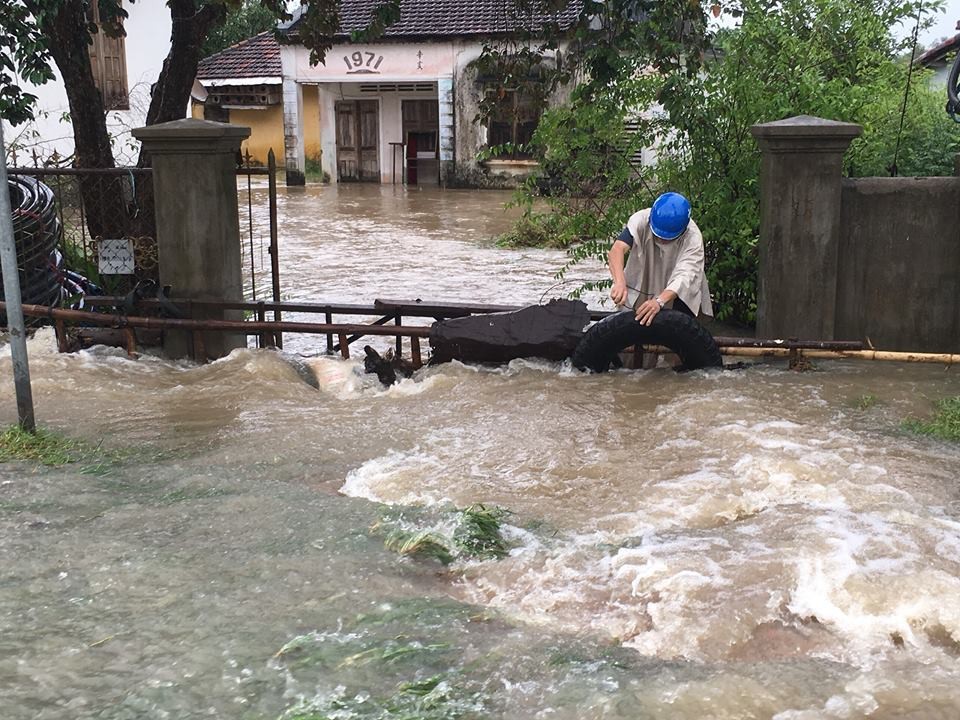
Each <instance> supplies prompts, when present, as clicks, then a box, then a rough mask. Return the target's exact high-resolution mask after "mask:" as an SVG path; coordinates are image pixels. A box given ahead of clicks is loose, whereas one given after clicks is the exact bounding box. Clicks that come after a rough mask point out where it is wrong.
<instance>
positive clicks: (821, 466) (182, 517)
mask: <svg viewBox="0 0 960 720" xmlns="http://www.w3.org/2000/svg"><path fill="white" fill-rule="evenodd" d="M281 192H282V193H284V196H283V198H282V202H281V213H282V218H281V222H282V233H283V248H284V255H283V260H282V262H283V264H284V273H285V275H284V280H285V286H289V284H293V283H294V280H296V283H295V284H296V291H295V292H294V291H290V292H289V296H290V297H294V296H295V297H297V298H310V299H323V300H326V299H330V300H338V301H339V300H351V301H357V300H358V299H360V298H372V297H378V296H380V297H386V296H390V297H402V296H407V297H410V296H412V295H414V294H415V296H416V297H422V298H423V299H425V300H428V299H429V300H435V299H442V300H450V301H477V300H481V301H489V302H536V301H537V300H538V299H539V296H540V295H541V294H542V293H543V292H544V291H545V290H546V289H547V287H548V286H549V285H550V284H551V283H552V282H553V280H552V272H553V270H554V269H555V267H556V266H557V264H558V263H559V262H560V261H561V259H562V258H561V256H560V255H559V254H557V253H550V252H539V251H525V252H514V251H506V250H498V249H496V248H494V247H493V246H492V244H491V242H490V240H489V237H490V235H491V234H493V233H495V232H497V231H498V230H500V229H502V228H503V227H504V226H505V225H506V224H507V222H508V221H509V218H508V217H507V216H506V215H505V214H504V212H503V211H502V209H501V207H500V205H499V203H500V202H502V200H503V199H504V197H505V196H504V195H499V194H489V195H474V194H469V193H455V192H448V193H441V192H437V191H434V192H423V193H417V194H411V195H410V196H405V195H404V194H403V193H402V192H395V191H394V190H393V189H392V188H382V189H381V188H347V189H344V190H342V191H339V192H338V191H336V190H332V189H329V188H316V189H314V188H310V189H308V190H306V191H303V190H292V191H289V192H286V191H281ZM291 346H294V347H295V350H296V352H291V353H288V355H287V356H281V355H280V354H278V353H273V352H270V351H257V350H245V351H238V352H237V353H235V354H233V355H232V356H230V357H229V358H227V359H225V360H222V361H219V362H216V363H213V364H210V365H208V366H205V367H197V366H193V365H190V364H188V363H174V362H169V361H165V360H162V359H158V358H153V357H142V358H140V359H139V360H130V359H128V358H126V357H125V356H124V355H123V354H122V353H121V352H119V351H117V350H112V349H105V348H100V349H94V350H92V351H88V352H83V353H78V354H75V355H58V354H56V352H55V347H54V342H53V339H52V336H51V334H50V333H49V331H42V332H40V333H38V335H37V336H36V337H35V338H34V339H33V340H31V342H30V351H31V358H30V360H31V370H32V373H33V378H34V397H35V401H36V406H37V414H38V417H39V418H40V419H41V422H42V423H43V424H44V425H46V426H48V427H52V428H54V429H57V430H59V431H61V432H63V433H66V434H68V435H70V436H71V437H75V438H79V439H83V440H86V441H87V442H89V443H92V444H96V443H102V447H101V456H100V457H99V459H97V458H88V459H85V460H81V461H80V462H78V463H76V464H74V465H69V466H65V467H62V468H40V469H36V468H34V467H33V466H28V465H18V464H2V465H0V552H2V558H3V563H2V567H0V717H2V718H4V720H28V719H29V720H48V719H56V720H60V719H61V718H80V719H84V720H86V719H90V720H93V719H96V720H120V719H123V720H126V719H128V718H129V719H130V720H133V719H136V720H143V719H147V720H154V719H156V720H160V719H167V718H170V719H174V718H176V719H184V718H189V719H192V718H237V719H240V720H278V719H280V718H282V719H283V720H293V719H295V718H296V719H299V720H306V719H307V718H309V719H310V720H319V719H320V718H394V717H396V718H400V717H405V718H516V719H521V718H538V719H539V718H542V719H547V718H550V719H551V720H552V719H554V718H556V719H562V720H584V719H591V720H592V719H597V720H599V719H600V718H603V719H604V720H609V719H611V718H623V719H627V718H630V719H634V718H689V719H699V718H730V719H733V718H737V719H741V718H776V720H808V719H809V720H813V719H815V718H816V719H819V718H838V719H839V718H843V719H847V718H905V717H909V718H956V717H958V716H960V682H958V680H960V485H958V478H957V475H958V469H960V448H958V447H957V446H956V445H950V444H948V443H944V442H941V441H936V440H931V439H927V438H921V437H917V436H915V435H911V434H909V433H908V432H906V431H905V430H903V429H902V427H901V422H902V420H903V419H904V418H906V417H911V416H919V417H923V416H928V415H929V414H930V413H931V409H932V403H933V401H934V400H936V399H938V398H941V397H945V396H948V395H958V394H960V380H958V377H957V375H956V372H955V371H954V372H948V371H944V369H943V368H940V367H921V366H915V365H898V364H885V365H880V364H866V363H863V364H854V363H822V364H820V365H819V366H818V368H817V369H816V371H813V372H808V373H791V372H788V371H786V370H785V369H784V368H783V366H782V365H780V364H778V363H774V364H769V365H757V366H753V367H749V368H747V369H743V370H739V371H725V372H703V371H701V372H695V373H690V374H685V375H675V374H673V373H672V372H671V371H669V370H664V369H658V370H651V371H643V372H625V371H621V372H617V373H611V374H607V375H598V376H589V375H585V374H581V373H578V372H576V371H572V370H571V369H570V368H569V367H565V366H563V365H560V364H554V363H546V362H515V363H513V364H511V365H510V366H508V367H504V368H475V367H467V366H463V365H459V364H451V365H447V366H442V367H437V368H428V369H425V370H423V371H421V372H420V373H418V375H417V376H416V377H414V378H413V379H411V380H407V381H404V382H402V383H401V384H399V385H397V386H394V387H392V388H390V389H388V390H385V389H383V388H382V387H380V386H379V385H378V384H377V382H376V381H375V379H374V378H372V377H370V376H363V375H361V374H360V373H359V372H358V365H357V363H356V361H350V362H344V361H341V360H338V359H335V358H331V357H323V356H312V357H311V356H310V354H311V352H312V350H315V349H316V348H311V341H310V340H309V339H301V340H298V341H296V342H295V343H289V344H288V348H289V347H291ZM305 368H306V369H307V370H309V375H310V376H312V377H313V378H315V379H317V380H318V384H319V388H316V387H314V386H313V385H311V384H309V383H308V382H305V380H304V379H303V376H304V374H305ZM10 376H11V369H10V360H9V355H8V354H7V353H6V352H0V393H2V395H0V397H4V398H6V400H4V402H3V404H2V405H0V422H2V423H4V424H7V423H10V422H12V421H13V420H14V419H15V409H14V407H13V402H12V397H13V391H12V387H11V383H10ZM474 503H483V504H485V505H487V506H488V507H493V506H497V507H501V508H504V509H505V510H508V511H509V513H510V514H509V515H507V516H506V517H505V519H504V523H505V526H504V534H505V537H506V539H507V541H508V543H509V545H510V554H509V556H507V557H505V558H503V559H499V560H497V559H487V560H475V559H467V558H460V559H457V560H456V561H455V562H454V563H452V564H451V565H449V566H444V565H442V564H440V563H439V562H438V561H436V560H434V559H431V558H426V557H401V556H399V555H397V554H395V553H394V552H392V551H390V550H388V549H386V548H385V546H384V538H385V535H386V534H387V533H388V532H389V531H390V529H391V528H397V527H401V528H405V529H407V530H410V531H416V530H432V531H434V532H435V533H438V534H450V533H451V532H452V527H453V524H454V522H455V518H456V515H455V513H454V512H453V508H463V507H466V506H469V505H471V504H474Z"/></svg>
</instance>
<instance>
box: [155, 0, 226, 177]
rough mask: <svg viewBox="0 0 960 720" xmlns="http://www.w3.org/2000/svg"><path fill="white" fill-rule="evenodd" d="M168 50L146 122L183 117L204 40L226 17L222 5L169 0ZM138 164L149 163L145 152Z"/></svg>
mask: <svg viewBox="0 0 960 720" xmlns="http://www.w3.org/2000/svg"><path fill="white" fill-rule="evenodd" d="M167 4H168V5H169V6H170V19H171V21H172V25H171V29H170V52H168V53H167V57H166V58H165V59H164V61H163V69H162V70H161V71H160V77H159V78H158V79H157V82H156V84H155V85H154V86H153V90H152V96H151V98H150V108H149V110H148V111H147V125H157V124H159V123H164V122H169V121H170V120H180V119H182V118H184V117H186V113H187V103H188V102H189V101H190V91H191V90H192V89H193V81H194V79H195V78H196V76H197V65H199V64H200V53H201V48H202V47H203V43H204V42H205V41H206V39H207V35H208V34H209V33H210V30H211V28H213V27H214V26H215V25H216V24H217V23H220V22H223V19H224V18H225V17H226V9H225V6H224V5H222V4H219V3H205V2H203V0H169V2H168V3H167ZM137 165H138V166H139V167H149V166H150V156H149V154H148V153H145V152H143V151H142V150H141V151H140V159H139V160H138V162H137Z"/></svg>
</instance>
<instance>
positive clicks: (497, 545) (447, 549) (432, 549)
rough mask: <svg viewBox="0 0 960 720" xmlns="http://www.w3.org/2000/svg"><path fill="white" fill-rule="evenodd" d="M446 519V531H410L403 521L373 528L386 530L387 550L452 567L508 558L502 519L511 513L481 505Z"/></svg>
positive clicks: (386, 523) (473, 506) (397, 520)
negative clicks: (469, 561) (467, 562)
mask: <svg viewBox="0 0 960 720" xmlns="http://www.w3.org/2000/svg"><path fill="white" fill-rule="evenodd" d="M448 515H452V517H446V518H444V519H443V522H442V525H443V527H444V529H442V530H441V529H438V528H437V527H431V528H428V529H424V528H422V527H414V528H411V527H409V525H408V524H406V523H403V522H402V518H396V519H384V520H382V521H381V522H379V523H377V524H376V525H374V527H373V528H372V529H373V530H374V531H381V530H384V529H387V536H386V539H385V540H384V545H385V546H386V548H387V549H388V550H392V551H393V552H397V553H400V554H401V555H411V556H418V557H426V558H432V559H434V560H439V561H440V562H441V563H443V564H444V565H449V564H450V563H452V562H453V561H454V560H460V559H464V560H499V559H500V558H504V557H506V556H507V555H508V554H509V552H510V551H509V547H508V546H507V541H506V540H505V539H504V537H503V534H502V532H501V527H502V524H503V519H504V518H505V517H506V516H507V515H509V511H507V510H504V509H503V508H498V507H489V508H488V507H487V506H485V505H481V504H479V503H478V504H475V505H471V506H470V507H468V508H465V509H463V510H455V511H453V512H452V513H448Z"/></svg>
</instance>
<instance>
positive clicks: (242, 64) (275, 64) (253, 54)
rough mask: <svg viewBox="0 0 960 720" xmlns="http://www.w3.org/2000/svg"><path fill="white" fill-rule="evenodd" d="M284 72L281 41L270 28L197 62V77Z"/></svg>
mask: <svg viewBox="0 0 960 720" xmlns="http://www.w3.org/2000/svg"><path fill="white" fill-rule="evenodd" d="M282 74H283V70H282V68H281V66H280V44H279V43H278V42H277V39H276V38H275V37H274V34H273V31H272V30H269V31H267V32H263V33H260V34H259V35H254V36H253V37H252V38H249V39H247V40H243V41H242V42H238V43H237V44H236V45H231V46H230V47H228V48H226V49H225V50H221V51H220V52H218V53H216V54H214V55H211V56H210V57H206V58H204V59H203V60H201V61H200V64H199V65H198V66H197V79H199V80H227V79H234V78H255V77H275V78H279V77H280V76H281V75H282Z"/></svg>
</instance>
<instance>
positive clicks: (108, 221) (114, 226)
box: [39, 0, 127, 238]
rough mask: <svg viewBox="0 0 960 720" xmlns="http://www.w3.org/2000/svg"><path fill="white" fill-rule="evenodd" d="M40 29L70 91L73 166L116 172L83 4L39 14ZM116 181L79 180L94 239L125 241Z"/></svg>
mask: <svg viewBox="0 0 960 720" xmlns="http://www.w3.org/2000/svg"><path fill="white" fill-rule="evenodd" d="M39 16H40V17H42V22H41V24H40V28H41V30H42V31H43V32H44V34H45V35H46V36H47V37H48V38H50V43H49V46H50V54H51V55H52V56H53V59H54V62H56V64H57V68H58V69H59V70H60V75H61V76H62V77H63V84H64V87H65V88H66V91H67V102H68V104H69V107H70V120H71V123H72V125H73V137H74V148H75V149H74V163H73V164H74V166H75V167H78V168H94V169H100V168H112V167H115V165H114V159H113V148H112V147H111V145H110V135H109V133H108V132H107V119H106V112H105V111H104V107H103V100H102V97H101V95H100V91H99V90H98V89H97V85H96V83H95V82H94V80H93V70H92V69H91V67H90V52H89V48H90V45H89V44H88V42H87V41H88V38H89V34H88V33H87V30H86V26H87V22H88V20H87V15H86V7H85V3H84V2H83V0H65V2H63V4H62V5H61V6H60V10H59V12H57V13H56V14H53V13H50V12H49V11H48V12H46V13H40V14H39ZM117 183H118V179H117V178H113V177H104V176H96V175H86V176H82V177H81V178H80V192H81V195H82V198H83V205H84V214H85V217H86V221H87V228H88V230H89V231H90V235H91V237H94V238H100V237H122V236H123V234H124V230H125V229H126V227H127V208H126V205H125V203H124V200H123V197H124V194H123V192H121V190H120V188H119V187H117Z"/></svg>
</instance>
